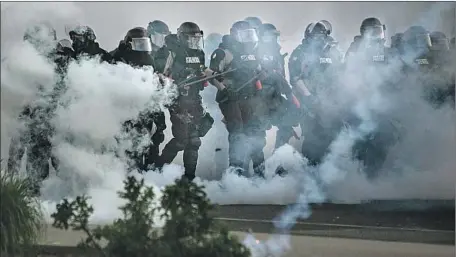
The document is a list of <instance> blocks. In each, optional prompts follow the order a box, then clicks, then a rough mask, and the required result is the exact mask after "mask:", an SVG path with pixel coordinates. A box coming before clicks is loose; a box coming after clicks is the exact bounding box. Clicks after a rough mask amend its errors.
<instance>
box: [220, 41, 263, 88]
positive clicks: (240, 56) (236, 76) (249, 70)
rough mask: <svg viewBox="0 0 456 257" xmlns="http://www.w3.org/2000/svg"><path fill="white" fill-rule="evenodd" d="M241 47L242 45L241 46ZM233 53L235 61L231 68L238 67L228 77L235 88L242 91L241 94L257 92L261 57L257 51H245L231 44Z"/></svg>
mask: <svg viewBox="0 0 456 257" xmlns="http://www.w3.org/2000/svg"><path fill="white" fill-rule="evenodd" d="M239 48H240V47H239ZM229 50H230V52H231V53H232V54H233V61H232V62H231V68H232V69H236V70H235V71H234V72H231V73H228V74H227V75H226V77H227V79H230V80H231V81H232V82H233V83H232V87H233V88H234V90H238V89H239V88H242V89H240V91H239V92H238V94H239V95H243V96H250V95H253V94H255V93H256V89H255V81H256V80H255V79H253V78H254V77H255V75H256V69H257V68H258V66H259V64H260V59H259V57H258V55H257V53H256V51H254V50H253V51H244V50H243V49H238V47H235V46H231V47H230V48H229Z"/></svg>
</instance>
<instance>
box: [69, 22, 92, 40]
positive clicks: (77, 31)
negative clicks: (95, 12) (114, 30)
mask: <svg viewBox="0 0 456 257" xmlns="http://www.w3.org/2000/svg"><path fill="white" fill-rule="evenodd" d="M68 34H69V36H70V39H71V40H72V41H75V39H76V40H84V41H92V42H93V41H95V40H96V39H97V37H96V35H95V32H94V31H93V29H92V28H91V27H89V26H81V25H78V26H76V27H75V28H74V29H72V30H70V31H69V32H68Z"/></svg>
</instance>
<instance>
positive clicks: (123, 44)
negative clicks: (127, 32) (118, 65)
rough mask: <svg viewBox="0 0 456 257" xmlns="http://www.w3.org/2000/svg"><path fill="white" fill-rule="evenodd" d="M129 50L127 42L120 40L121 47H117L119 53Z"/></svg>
mask: <svg viewBox="0 0 456 257" xmlns="http://www.w3.org/2000/svg"><path fill="white" fill-rule="evenodd" d="M127 48H128V46H127V44H126V43H125V41H123V40H120V42H119V46H118V47H117V49H118V50H119V51H125V50H127Z"/></svg>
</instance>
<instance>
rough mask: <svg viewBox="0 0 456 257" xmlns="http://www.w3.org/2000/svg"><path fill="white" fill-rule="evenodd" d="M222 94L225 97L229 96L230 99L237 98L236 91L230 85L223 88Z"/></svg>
mask: <svg viewBox="0 0 456 257" xmlns="http://www.w3.org/2000/svg"><path fill="white" fill-rule="evenodd" d="M222 95H223V96H224V97H225V98H228V100H233V99H235V98H236V95H237V94H236V92H235V91H234V90H232V89H231V88H229V87H225V88H224V89H223V90H222Z"/></svg>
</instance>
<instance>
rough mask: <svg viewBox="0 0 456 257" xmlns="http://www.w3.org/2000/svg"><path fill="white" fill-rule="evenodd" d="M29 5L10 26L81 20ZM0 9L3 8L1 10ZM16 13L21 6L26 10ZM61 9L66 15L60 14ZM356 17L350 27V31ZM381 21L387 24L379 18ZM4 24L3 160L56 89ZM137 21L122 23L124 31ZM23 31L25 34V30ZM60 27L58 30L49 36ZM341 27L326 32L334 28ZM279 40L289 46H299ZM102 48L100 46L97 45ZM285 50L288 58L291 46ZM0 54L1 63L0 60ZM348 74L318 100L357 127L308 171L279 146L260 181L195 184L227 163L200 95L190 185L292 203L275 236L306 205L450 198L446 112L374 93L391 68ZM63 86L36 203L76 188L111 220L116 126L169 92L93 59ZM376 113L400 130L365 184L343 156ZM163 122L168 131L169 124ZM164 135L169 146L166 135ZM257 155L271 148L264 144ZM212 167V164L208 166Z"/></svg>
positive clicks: (221, 137) (159, 103) (117, 172)
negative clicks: (207, 127) (26, 112)
mask: <svg viewBox="0 0 456 257" xmlns="http://www.w3.org/2000/svg"><path fill="white" fill-rule="evenodd" d="M30 4H31V3H30ZM52 4H55V3H52ZM388 4H390V3H388ZM34 5H37V6H40V13H39V14H35V13H33V17H31V18H30V17H24V16H15V18H14V19H13V18H11V17H10V19H13V20H14V21H15V20H19V22H20V24H30V23H31V22H34V21H36V20H38V18H39V19H41V18H46V19H49V20H50V22H51V23H52V24H53V25H56V24H63V23H62V22H61V21H62V20H64V19H68V20H69V19H73V18H74V19H75V20H78V21H80V20H83V18H87V17H80V16H79V14H80V13H81V11H80V9H77V8H69V6H70V5H65V8H59V9H58V10H57V9H55V8H53V7H52V6H51V5H49V4H44V3H39V4H38V3H36V4H35V3H34ZM133 5H135V4H133ZM3 6H4V3H2V14H3V12H4V8H3ZM10 6H11V7H10V9H13V7H14V6H13V5H10ZM22 7H25V8H26V9H28V8H29V5H27V6H25V5H22ZM73 7H74V6H73ZM6 8H7V7H6ZM19 9H20V8H19ZM60 9H64V10H65V15H63V14H62V13H61V10H60ZM92 11H93V10H92ZM16 13H17V11H16ZM27 13H29V12H27ZM43 13H44V14H45V16H44V15H43ZM82 13H83V12H82ZM76 14H78V15H76ZM18 17H20V18H18ZM64 17H65V18H64ZM432 17H434V16H432ZM321 18H326V17H321ZM5 19H6V18H5ZM144 19H145V20H144V22H142V23H144V24H147V22H148V19H149V17H145V18H144ZM163 19H164V20H166V19H165V18H163ZM55 21H60V22H55ZM360 21H361V20H359V21H357V23H356V24H352V26H354V27H356V30H357V28H358V26H359V23H360ZM382 21H383V22H385V23H386V24H388V20H387V19H385V20H382ZM231 22H232V21H231V20H230V21H229V24H230V23H231ZM309 22H311V21H309ZM413 22H414V20H409V22H408V23H409V24H413ZM439 22H441V21H439ZM5 23H6V21H5V20H4V17H3V15H2V48H1V50H2V66H1V68H2V78H1V86H2V158H7V154H6V153H7V149H8V141H9V139H10V138H11V137H12V136H14V135H15V133H14V132H16V129H17V128H18V124H17V123H15V122H14V121H15V120H16V117H17V114H18V112H19V111H20V109H21V108H22V106H23V105H24V104H25V103H29V102H31V101H37V100H39V99H36V98H37V97H36V92H37V89H36V88H37V87H36V85H44V86H45V87H47V88H49V89H50V88H52V87H53V85H54V83H55V78H54V71H53V66H52V65H51V64H49V63H48V62H47V61H46V60H45V59H44V58H43V57H41V56H40V55H39V54H38V53H37V52H36V51H35V50H34V49H33V48H32V47H31V46H30V45H28V44H26V43H18V42H19V41H20V40H21V38H20V37H17V39H15V40H13V39H8V41H5V40H6V39H5V37H4V33H7V31H8V30H5V31H4V27H3V26H4V25H3V24H5ZM73 23H74V21H73ZM104 24H106V23H105V22H103V26H104ZM89 25H91V24H89ZM136 25H137V24H122V26H123V27H125V28H126V29H124V30H125V31H126V30H127V29H128V28H129V27H130V26H131V27H133V26H136ZM433 25H435V24H430V25H429V24H428V26H427V28H428V29H433V28H432V27H431V26H433ZM228 26H229V25H227V27H228ZM304 26H305V25H304ZM436 26H437V25H436ZM23 27H24V30H25V25H24V26H23ZM278 27H280V26H278ZM60 29H61V30H60ZM63 29H64V28H57V30H58V34H59V31H62V30H63ZM93 29H94V30H95V32H96V33H97V32H98V31H100V33H101V34H103V33H105V31H103V30H104V27H101V25H100V27H96V26H93ZM340 29H341V28H338V26H334V30H335V31H337V30H340ZM16 30H17V29H16ZM10 32H11V31H10ZM116 33H118V34H119V38H118V39H112V40H111V42H109V43H110V44H111V46H110V47H112V46H113V45H112V44H117V42H118V40H119V39H120V38H123V33H124V31H119V32H116ZM16 34H17V31H16ZM60 34H62V33H60ZM300 34H301V33H300ZM16 36H17V35H16ZM100 38H101V37H100ZM349 38H350V39H351V37H349ZM336 39H337V38H336ZM299 40H300V39H299ZM286 43H287V45H290V48H291V47H292V48H294V47H295V46H296V45H297V44H298V42H286ZM101 46H102V47H103V42H101ZM107 50H109V49H107ZM285 50H288V52H290V50H291V49H287V48H286V49H285ZM4 53H5V54H4ZM3 57H6V59H5V60H3ZM354 68H355V69H356V70H357V72H356V73H350V74H341V77H342V78H343V80H342V82H341V87H340V88H341V90H340V91H338V92H337V94H335V95H332V96H327V97H328V99H326V101H327V102H335V100H338V102H339V103H338V104H339V106H334V107H332V108H329V107H328V109H327V110H326V111H327V112H328V113H330V114H331V115H332V116H337V115H339V114H340V113H339V112H338V110H347V109H349V110H352V112H353V113H355V114H356V116H357V118H358V119H360V120H361V122H360V124H359V125H358V126H355V127H349V128H346V129H343V130H342V131H340V133H339V135H338V137H337V138H336V140H335V141H334V142H333V143H332V145H331V151H330V154H328V155H327V157H326V159H325V162H324V163H323V164H322V165H321V166H319V167H318V168H316V169H311V168H309V167H307V161H306V160H305V159H304V158H303V157H302V156H301V155H300V154H299V153H297V152H296V151H295V150H294V149H293V148H292V147H291V146H289V145H287V146H284V147H282V148H280V149H278V150H277V151H275V153H274V154H273V155H272V156H271V157H270V158H268V159H267V161H266V174H267V179H266V180H263V181H255V180H249V179H247V178H243V177H238V176H236V175H235V174H233V173H230V172H226V173H224V174H223V175H222V178H221V180H220V181H206V180H204V179H205V178H208V177H212V178H214V177H217V176H220V175H221V174H214V175H209V174H207V173H206V174H202V173H204V172H206V170H207V171H210V172H212V171H213V169H214V168H213V167H214V159H218V158H220V159H224V160H225V159H227V152H226V150H224V149H226V146H227V141H226V135H227V134H226V131H225V130H224V125H223V124H222V123H221V122H220V120H221V116H220V113H219V111H218V108H217V106H216V105H215V104H214V103H213V102H211V99H209V100H208V99H207V98H205V102H206V103H207V104H208V106H209V111H210V112H211V114H213V116H214V117H215V118H216V123H215V127H214V128H212V130H211V131H210V132H209V133H208V134H207V136H206V138H204V139H203V145H202V147H201V150H200V159H201V161H199V164H198V173H197V175H204V176H202V178H197V179H196V182H197V183H201V184H204V185H205V186H206V191H207V192H208V195H209V197H210V198H211V200H212V201H213V202H215V203H220V204H240V203H243V204H248V203H250V204H289V203H296V202H298V204H297V205H295V206H292V207H291V208H290V209H289V210H288V211H287V212H285V213H284V215H283V216H281V217H279V219H277V222H276V224H277V226H278V228H279V229H281V230H286V229H288V228H289V227H290V226H291V225H292V224H293V221H295V220H296V218H305V217H308V216H309V215H310V210H309V209H308V206H307V205H308V203H310V202H321V201H343V202H356V201H362V200H368V199H374V198H375V199H378V198H380V199H382V198H429V197H432V198H454V184H453V181H454V178H455V177H454V176H455V175H454V169H455V167H456V165H455V163H454V161H453V160H454V158H450V156H449V155H450V154H451V153H454V152H455V151H454V147H455V146H456V137H455V135H454V133H455V129H454V124H455V121H456V119H455V114H454V111H453V110H450V108H446V107H444V108H441V109H439V110H435V109H433V108H431V107H429V105H428V104H427V103H425V102H424V101H423V100H421V98H420V97H419V95H418V94H417V93H416V92H417V91H418V90H414V89H413V88H414V87H413V85H412V86H408V87H405V88H406V89H404V90H402V91H400V92H398V93H397V94H396V95H393V94H385V93H384V92H383V91H380V90H379V87H380V85H382V84H383V82H385V81H387V80H389V79H391V78H392V77H394V76H396V75H397V72H398V71H397V70H395V69H396V67H393V66H391V67H389V69H388V70H387V71H385V72H384V73H381V74H380V73H378V72H377V71H376V70H373V71H366V72H365V74H366V75H369V76H368V79H369V83H365V80H364V78H360V77H357V75H359V74H362V73H363V72H361V71H363V70H364V69H362V68H361V67H354ZM67 84H68V90H67V91H66V92H65V94H64V95H63V96H62V99H63V100H64V101H65V102H67V104H66V105H64V106H60V107H59V108H58V109H57V111H56V115H55V117H54V118H53V124H54V125H55V126H56V130H57V133H56V135H55V136H54V138H53V144H54V145H55V149H54V152H55V154H56V156H57V157H58V158H59V160H60V162H61V170H60V171H59V172H60V173H59V176H56V174H55V173H52V174H51V176H50V178H49V179H48V180H46V181H45V182H44V185H43V188H42V193H43V206H44V207H45V208H46V209H47V210H48V211H49V212H51V211H52V210H53V209H54V207H55V202H56V201H58V200H60V199H61V198H62V197H65V196H74V195H75V194H77V193H81V192H85V193H87V194H88V195H89V196H91V197H92V200H91V203H92V204H94V205H95V207H96V208H95V211H96V213H95V215H94V217H93V220H92V221H93V222H101V221H109V220H112V219H113V218H115V217H117V216H118V214H119V213H118V211H117V207H118V206H120V205H121V204H122V203H121V202H119V199H118V198H117V195H116V191H117V190H119V189H121V187H122V179H123V178H124V176H125V169H126V165H127V164H126V160H125V158H124V157H123V156H116V155H115V154H114V153H113V152H112V151H109V150H110V149H112V148H116V147H117V144H116V142H115V140H114V136H118V135H120V134H121V123H122V122H123V121H125V120H127V119H130V118H133V117H135V116H136V114H137V113H138V112H139V110H141V109H142V108H144V107H145V106H148V107H149V108H152V109H154V108H163V106H164V104H165V103H166V102H169V101H171V100H172V97H173V87H172V86H171V85H167V86H165V88H164V89H160V90H159V89H158V83H157V77H156V76H155V75H153V74H152V72H151V71H150V70H139V69H133V68H131V67H128V66H126V65H116V66H110V65H107V64H97V63H96V61H82V62H80V63H79V64H76V63H73V64H72V65H70V67H69V72H68V79H67ZM151 96H152V99H151ZM349 107H350V108H349ZM214 109H215V110H214ZM214 114H215V115H214ZM378 116H381V117H385V116H386V117H393V118H392V119H393V120H399V121H400V123H401V124H400V126H401V129H402V130H403V131H406V132H407V133H405V135H406V136H405V137H404V138H402V139H401V141H400V143H399V144H398V145H395V146H394V147H393V148H392V150H391V151H390V152H389V156H388V159H387V162H386V164H385V166H384V167H383V170H385V171H387V172H386V173H385V175H382V176H380V177H379V178H378V179H377V180H375V181H374V182H372V181H370V180H368V179H367V178H365V177H364V175H363V173H362V172H358V170H359V169H360V164H359V163H356V162H354V161H352V160H351V159H349V158H347V154H348V149H350V146H351V145H352V144H353V142H354V140H355V139H356V138H359V137H360V136H361V135H364V134H366V133H368V132H370V131H372V130H373V129H375V128H376V126H378V125H379V124H378V122H379V121H378V120H377V119H376V117H378ZM167 123H168V127H170V124H169V120H168V121H167ZM270 134H272V131H269V132H268V145H269V144H271V141H272V142H273V140H274V137H270V136H269V135H270ZM166 136H167V139H168V140H169V139H170V136H171V134H170V132H169V130H168V131H167V133H166ZM70 139H71V140H70ZM271 139H272V140H271ZM122 142H123V144H122V145H121V148H125V147H128V146H129V141H128V138H125V140H124V141H122ZM214 142H216V144H217V146H216V147H219V146H222V147H221V148H223V149H222V151H218V152H214ZM165 143H166V140H165ZM103 149H108V151H105V150H103ZM265 151H266V152H267V151H269V152H272V150H271V148H267V149H266V150H265ZM267 156H268V154H267ZM178 158H179V156H178ZM220 163H221V162H218V161H216V165H219V164H220ZM225 163H226V160H225ZM224 165H226V164H223V163H222V164H221V165H220V166H217V171H221V170H224V169H225V167H226V166H225V167H224ZM278 165H282V166H284V168H285V169H287V170H288V171H289V175H288V176H286V177H283V178H282V177H278V176H275V177H273V173H274V171H275V168H276V167H277V166H278ZM303 171H304V172H303ZM181 174H182V167H181V166H180V165H176V164H173V165H169V166H165V169H164V172H163V173H162V174H158V173H154V172H149V173H147V174H145V175H144V177H145V180H146V182H147V184H148V185H152V186H154V187H155V188H156V189H157V192H158V190H159V189H160V188H161V187H163V186H165V185H168V184H171V183H173V180H174V179H175V178H177V177H179V176H180V175H181ZM317 174H320V176H317ZM296 199H298V201H296ZM277 237H278V238H277ZM286 243H287V240H286V236H276V237H275V238H273V239H271V240H270V241H269V243H267V244H269V246H268V247H269V248H270V251H276V250H277V251H279V252H281V251H283V250H285V249H286ZM271 249H273V250H271Z"/></svg>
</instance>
